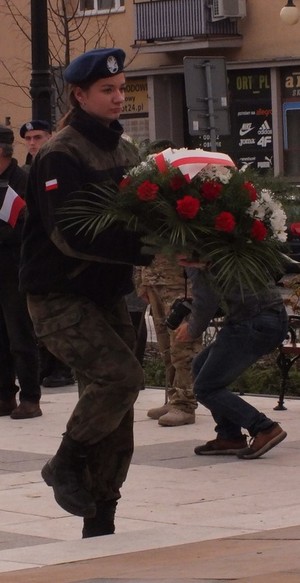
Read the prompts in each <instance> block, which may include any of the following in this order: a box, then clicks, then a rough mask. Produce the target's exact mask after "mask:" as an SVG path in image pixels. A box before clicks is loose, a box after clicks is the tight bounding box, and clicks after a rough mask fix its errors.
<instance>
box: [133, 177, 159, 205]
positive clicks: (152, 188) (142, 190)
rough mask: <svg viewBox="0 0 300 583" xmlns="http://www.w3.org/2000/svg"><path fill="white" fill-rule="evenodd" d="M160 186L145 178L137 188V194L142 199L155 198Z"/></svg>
mask: <svg viewBox="0 0 300 583" xmlns="http://www.w3.org/2000/svg"><path fill="white" fill-rule="evenodd" d="M158 190H159V186H157V184H153V182H150V181H149V180H145V181H144V182H142V184H140V185H139V186H138V188H137V196H138V198H139V199H140V200H155V199H156V198H157V192H158Z"/></svg>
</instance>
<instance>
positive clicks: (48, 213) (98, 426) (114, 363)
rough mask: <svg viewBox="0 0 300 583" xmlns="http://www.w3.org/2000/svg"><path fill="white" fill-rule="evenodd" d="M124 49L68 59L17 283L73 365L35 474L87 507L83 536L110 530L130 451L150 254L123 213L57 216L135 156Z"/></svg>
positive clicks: (114, 179) (36, 173)
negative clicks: (96, 217)
mask: <svg viewBox="0 0 300 583" xmlns="http://www.w3.org/2000/svg"><path fill="white" fill-rule="evenodd" d="M124 61H125V53H124V51H123V50H122V49H118V48H107V49H94V50H91V51H88V52H86V53H84V54H82V55H80V56H79V57H77V58H75V59H74V61H72V62H71V63H70V64H69V65H68V66H67V67H66V69H65V71H64V79H65V81H66V82H67V83H68V84H69V89H70V103H71V109H70V111H69V112H68V113H67V115H66V116H65V118H64V120H63V123H62V129H61V130H60V131H58V133H57V134H56V135H55V136H54V137H53V138H52V139H51V140H49V141H48V142H47V143H46V144H45V145H44V146H43V148H41V150H40V152H39V153H38V154H37V156H36V158H35V160H34V162H33V165H32V168H31V170H30V174H29V183H28V188H27V192H26V202H27V214H26V220H25V227H24V230H23V246H22V258H21V269H20V286H21V289H22V290H23V292H25V293H26V294H27V302H28V307H29V312H30V315H31V318H32V320H33V324H34V329H35V333H36V336H37V337H38V338H39V339H42V340H43V343H44V344H45V345H46V346H47V348H48V349H49V350H50V352H52V353H53V354H54V355H55V356H56V357H57V358H60V359H62V360H63V361H64V362H65V363H66V364H67V365H68V366H70V367H71V368H72V369H74V370H75V372H76V377H77V379H78V390H79V400H78V403H77V404H76V405H75V408H74V410H73V412H72V413H71V416H70V418H69V420H68V422H67V425H66V431H65V433H64V434H63V438H62V441H61V444H60V446H59V448H58V450H57V452H56V454H55V455H54V457H53V458H52V459H51V460H49V461H48V462H47V463H46V464H45V466H44V467H43V469H42V477H43V479H44V480H45V482H46V484H47V485H48V486H50V487H52V488H53V492H54V497H55V500H56V502H57V503H58V504H59V505H60V506H61V507H62V508H63V509H64V510H66V511H67V512H70V513H71V514H75V515H78V516H82V517H83V532H82V535H83V537H84V538H86V537H92V536H100V535H104V534H112V533H113V532H114V530H115V525H114V516H115V511H116V506H117V501H118V499H119V498H120V489H121V486H122V484H123V482H124V480H125V479H126V475H127V472H128V469H129V465H130V461H131V457H132V453H133V405H134V403H135V400H136V398H137V396H138V393H139V390H140V389H141V388H143V386H144V373H143V369H142V367H141V365H140V363H139V362H138V360H137V358H136V357H135V355H134V352H133V348H134V344H135V331H134V327H133V325H132V322H131V320H130V316H129V313H128V309H127V306H126V301H125V296H126V295H127V294H129V293H130V292H131V291H132V290H133V282H132V275H133V265H148V264H149V263H150V262H151V260H152V256H150V255H145V254H144V253H143V250H142V247H143V244H142V242H141V241H140V238H139V236H138V235H137V234H136V233H134V232H130V231H128V230H126V228H124V227H122V226H121V225H116V226H114V227H109V228H107V229H105V230H104V231H103V232H101V233H100V234H98V235H97V236H95V237H94V238H93V237H92V236H89V235H88V233H86V232H85V231H82V230H81V232H78V229H77V226H76V225H74V224H73V225H72V221H70V222H69V224H68V228H67V229H65V228H62V223H61V220H62V216H64V217H65V218H68V213H67V211H66V207H67V206H68V205H69V204H72V201H77V200H78V196H79V197H80V198H82V197H84V198H85V199H86V201H87V205H88V204H89V203H94V202H95V194H93V192H92V191H91V184H95V183H97V184H98V185H101V184H107V183H108V184H113V185H115V186H116V185H118V184H119V182H120V181H121V180H122V178H123V176H124V174H125V173H126V170H127V169H129V168H131V167H132V166H135V165H136V164H138V163H139V156H138V152H137V150H136V148H135V146H133V145H132V144H130V143H129V142H128V141H126V140H124V139H123V138H122V131H123V129H122V126H121V125H120V124H119V122H118V119H119V117H120V115H121V112H122V108H123V104H124V101H125V86H126V83H125V75H124V72H123V69H124ZM87 185H89V189H87V188H86V187H87ZM78 191H83V192H81V193H80V194H78ZM62 207H63V208H64V209H65V211H64V215H62V212H63V209H62Z"/></svg>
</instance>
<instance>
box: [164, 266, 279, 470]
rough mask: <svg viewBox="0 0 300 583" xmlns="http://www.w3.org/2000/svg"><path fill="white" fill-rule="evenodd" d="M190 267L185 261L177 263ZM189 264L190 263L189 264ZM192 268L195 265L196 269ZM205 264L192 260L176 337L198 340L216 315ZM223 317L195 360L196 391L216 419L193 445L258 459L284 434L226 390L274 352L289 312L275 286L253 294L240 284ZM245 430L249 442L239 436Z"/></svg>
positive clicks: (201, 450)
mask: <svg viewBox="0 0 300 583" xmlns="http://www.w3.org/2000/svg"><path fill="white" fill-rule="evenodd" d="M181 263H182V264H184V265H188V262H187V261H184V260H183V261H182V262H181ZM189 265H190V266H191V265H192V264H191V263H190V264H189ZM195 266H196V268H195ZM205 270H206V267H205V265H200V264H199V265H198V267H197V264H193V267H188V268H187V273H188V276H189V277H190V279H191V280H192V285H193V306H192V315H191V318H190V320H189V322H183V323H182V324H181V325H180V326H179V328H178V329H177V331H176V336H177V339H178V341H186V340H187V339H189V338H190V339H191V338H197V337H198V336H199V334H201V333H202V332H203V331H204V330H205V329H206V327H207V325H208V323H209V321H210V320H211V318H212V317H213V316H214V314H215V313H216V310H217V308H218V305H219V298H218V295H217V294H216V292H215V291H214V289H213V286H212V283H213V282H212V279H211V285H210V282H209V278H212V275H211V274H209V273H205ZM225 301H226V304H227V310H228V312H227V316H226V318H225V321H224V326H223V327H222V328H221V330H220V331H219V333H218V335H217V338H216V340H215V341H214V342H212V344H210V345H209V346H207V347H206V348H205V349H204V350H203V351H202V352H201V353H200V354H198V356H196V358H195V360H194V363H193V377H194V390H195V394H196V396H197V399H198V401H199V402H200V403H201V404H202V405H204V406H205V407H207V408H208V409H209V410H210V411H211V414H212V416H213V418H214V420H215V422H216V428H215V431H216V433H217V437H216V439H213V440H211V441H208V442H207V443H205V444H202V445H199V446H197V447H196V448H195V450H194V451H195V453H196V455H220V454H222V455H224V454H227V455H237V456H238V457H240V458H243V459H256V458H258V457H260V456H261V455H263V454H264V453H266V452H267V451H269V450H270V449H271V448H273V447H274V446H275V445H277V444H278V443H280V442H281V441H282V440H283V439H285V437H286V435H287V434H286V432H285V431H283V429H282V428H281V427H280V425H279V424H278V423H276V422H275V421H273V420H272V419H269V418H268V417H266V415H265V414H264V413H261V412H260V411H258V410H257V409H256V408H255V407H253V406H252V405H250V404H249V403H247V402H246V401H244V400H243V399H242V398H241V397H240V396H239V395H237V394H235V393H233V392H232V391H230V389H229V388H228V386H229V385H230V384H231V383H232V382H233V381H234V380H235V379H236V378H237V377H238V376H239V375H240V374H242V372H244V371H245V370H246V369H247V368H248V367H249V366H251V365H252V364H254V363H255V362H256V361H257V360H258V359H259V358H260V357H261V356H263V355H264V354H268V353H270V352H272V351H273V350H275V348H276V347H277V346H278V345H279V344H280V343H281V342H282V341H283V340H284V338H285V337H286V334H287V320H288V318H287V313H286V310H285V307H284V305H283V302H282V298H281V295H280V293H279V291H278V289H277V288H276V286H275V284H273V283H272V282H270V284H269V286H268V288H266V289H265V288H264V289H262V290H261V291H260V292H258V293H257V294H253V293H251V292H247V291H245V294H244V297H243V298H242V296H241V293H240V290H239V289H238V288H236V289H234V290H231V292H230V294H228V296H227V297H226V298H225ZM242 428H245V429H247V430H248V432H249V434H250V437H251V440H250V443H249V444H247V438H246V436H245V435H243V434H242Z"/></svg>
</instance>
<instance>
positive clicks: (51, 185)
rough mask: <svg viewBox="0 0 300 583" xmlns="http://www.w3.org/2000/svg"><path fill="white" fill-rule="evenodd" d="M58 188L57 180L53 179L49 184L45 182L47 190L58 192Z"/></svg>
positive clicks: (48, 181)
mask: <svg viewBox="0 0 300 583" xmlns="http://www.w3.org/2000/svg"><path fill="white" fill-rule="evenodd" d="M57 188H58V182H57V180H56V178H53V179H52V180H47V182H45V190H46V191H48V190H56V189H57Z"/></svg>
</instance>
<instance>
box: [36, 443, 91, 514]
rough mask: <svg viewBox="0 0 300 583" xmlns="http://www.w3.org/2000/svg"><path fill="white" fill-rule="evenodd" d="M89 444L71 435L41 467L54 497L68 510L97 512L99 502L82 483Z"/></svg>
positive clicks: (71, 511)
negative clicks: (80, 441)
mask: <svg viewBox="0 0 300 583" xmlns="http://www.w3.org/2000/svg"><path fill="white" fill-rule="evenodd" d="M85 467H86V448H85V447H84V446H83V445H82V444H80V443H79V442H78V441H74V439H71V438H70V437H69V436H68V435H66V434H65V435H64V437H63V440H62V442H61V445H60V447H59V449H58V450H57V453H56V455H55V456H54V457H53V458H52V459H51V460H49V461H48V462H47V463H46V464H45V465H44V467H43V469H42V478H43V479H44V480H45V482H46V484H47V485H48V486H52V488H53V492H54V498H55V500H56V502H57V504H59V506H61V507H62V508H63V509H64V510H66V512H69V513H70V514H75V515H76V516H84V517H87V516H95V514H96V504H95V502H94V501H93V498H92V496H91V494H90V493H89V492H88V490H87V489H86V488H85V486H84V483H83V476H84V470H85Z"/></svg>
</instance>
